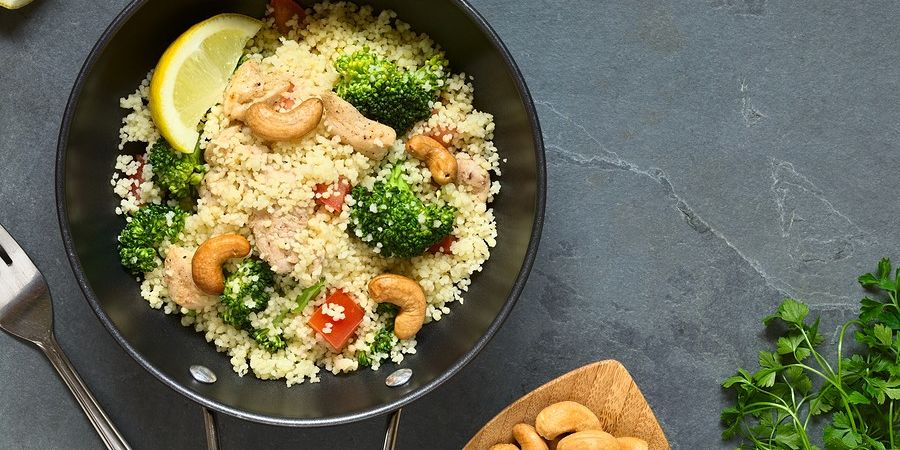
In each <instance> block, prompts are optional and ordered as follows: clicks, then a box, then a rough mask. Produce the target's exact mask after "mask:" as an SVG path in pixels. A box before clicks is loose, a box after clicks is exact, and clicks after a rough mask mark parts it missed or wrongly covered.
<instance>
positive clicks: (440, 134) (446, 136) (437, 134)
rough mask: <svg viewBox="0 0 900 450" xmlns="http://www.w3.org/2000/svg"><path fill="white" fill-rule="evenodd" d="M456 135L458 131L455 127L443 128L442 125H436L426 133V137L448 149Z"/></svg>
mask: <svg viewBox="0 0 900 450" xmlns="http://www.w3.org/2000/svg"><path fill="white" fill-rule="evenodd" d="M458 135H459V131H457V130H456V127H445V126H443V125H438V126H437V127H435V128H434V129H433V130H431V132H430V133H428V137H430V138H432V139H434V140H436V141H438V142H440V143H441V145H443V146H444V147H449V146H450V143H452V142H453V140H454V139H456V138H457V137H458Z"/></svg>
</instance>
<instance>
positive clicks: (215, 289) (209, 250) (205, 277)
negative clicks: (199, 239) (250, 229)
mask: <svg viewBox="0 0 900 450" xmlns="http://www.w3.org/2000/svg"><path fill="white" fill-rule="evenodd" d="M249 254H250V241H248V240H247V238H245V237H243V236H241V235H238V234H222V235H219V236H214V237H211V238H209V239H207V241H206V242H204V243H203V244H201V245H200V248H198V249H197V251H196V252H195V253H194V258H193V259H192V260H191V274H192V276H193V278H194V284H196V285H197V287H198V288H200V290H201V291H203V292H206V293H207V294H221V293H222V292H224V291H225V276H224V275H222V264H225V261H228V260H229V259H231V258H243V257H245V256H247V255H249Z"/></svg>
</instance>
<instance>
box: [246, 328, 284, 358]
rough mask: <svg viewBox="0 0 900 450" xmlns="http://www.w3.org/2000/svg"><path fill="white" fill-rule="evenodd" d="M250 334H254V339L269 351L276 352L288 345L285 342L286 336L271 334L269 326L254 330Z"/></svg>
mask: <svg viewBox="0 0 900 450" xmlns="http://www.w3.org/2000/svg"><path fill="white" fill-rule="evenodd" d="M250 334H252V335H253V340H255V341H256V343H258V344H259V345H260V347H262V348H264V349H266V351H268V352H269V353H275V352H277V351H278V350H281V349H283V348H285V347H287V343H285V342H284V338H283V337H282V336H281V335H280V334H277V335H273V334H270V333H269V329H268V328H260V329H258V330H253V332H252V333H250Z"/></svg>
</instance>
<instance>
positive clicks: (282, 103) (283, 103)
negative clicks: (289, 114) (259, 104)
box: [278, 83, 294, 111]
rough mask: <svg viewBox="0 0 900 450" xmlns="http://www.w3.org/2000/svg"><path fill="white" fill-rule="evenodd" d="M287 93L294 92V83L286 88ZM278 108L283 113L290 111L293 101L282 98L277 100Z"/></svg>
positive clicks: (288, 98)
mask: <svg viewBox="0 0 900 450" xmlns="http://www.w3.org/2000/svg"><path fill="white" fill-rule="evenodd" d="M287 92H294V83H291V84H290V85H289V86H288V89H287ZM278 107H280V108H281V109H283V110H285V111H290V110H292V109H294V99H292V98H290V97H285V96H282V97H281V99H279V100H278Z"/></svg>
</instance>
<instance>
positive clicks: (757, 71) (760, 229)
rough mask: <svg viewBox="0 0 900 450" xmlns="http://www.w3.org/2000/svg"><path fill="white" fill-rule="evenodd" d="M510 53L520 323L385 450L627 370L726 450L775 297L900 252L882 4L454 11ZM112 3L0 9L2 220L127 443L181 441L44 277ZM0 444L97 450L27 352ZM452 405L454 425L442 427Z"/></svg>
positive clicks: (182, 408)
mask: <svg viewBox="0 0 900 450" xmlns="http://www.w3.org/2000/svg"><path fill="white" fill-rule="evenodd" d="M472 3H473V4H474V5H475V6H476V7H477V9H478V10H479V11H480V12H481V13H482V14H484V15H485V17H486V18H487V19H488V20H489V21H490V22H491V23H492V24H493V26H494V27H495V28H496V30H497V31H498V33H499V34H500V36H501V37H502V38H503V39H504V40H505V42H506V43H507V45H508V46H509V48H510V50H511V51H512V53H513V55H514V56H515V57H516V59H517V60H518V62H519V64H520V66H521V67H522V70H523V72H524V74H525V76H526V78H527V81H528V83H529V86H530V88H531V90H532V93H533V94H534V97H535V100H536V102H537V105H538V110H539V113H540V118H541V122H542V125H543V128H544V133H545V139H546V143H547V150H548V161H549V199H548V203H547V204H548V209H547V223H546V227H545V232H544V237H543V244H542V247H541V250H540V254H539V257H538V262H537V264H536V265H535V269H534V272H533V274H532V277H531V279H530V281H529V283H528V286H527V288H526V290H525V293H524V295H523V296H522V298H521V300H520V302H519V305H518V306H517V307H516V308H515V310H514V311H513V313H512V315H511V316H510V318H509V320H508V321H507V322H506V325H505V326H504V327H503V328H502V330H501V331H500V332H499V334H498V335H497V337H496V338H495V339H494V340H493V341H492V342H491V344H490V345H489V346H488V347H487V349H486V350H485V351H484V352H483V353H482V354H481V355H480V356H479V357H478V358H477V359H476V360H475V361H474V362H473V363H472V364H471V365H469V366H468V367H467V368H466V369H465V370H463V371H462V372H461V373H460V374H459V375H458V376H457V377H456V378H455V379H453V380H452V381H451V382H449V383H447V384H446V385H445V386H442V387H441V388H439V389H437V390H436V391H435V392H434V393H432V394H431V395H429V396H427V397H426V398H425V399H424V400H421V401H419V402H417V403H415V404H413V405H412V406H410V407H409V408H407V409H406V411H405V412H406V413H405V415H404V419H403V424H402V428H401V436H400V444H399V448H400V449H421V448H439V449H443V448H447V449H451V448H458V447H460V446H461V445H462V444H463V443H464V442H465V441H466V440H467V439H468V437H469V436H470V435H471V434H472V433H473V432H475V431H476V430H477V429H478V428H479V427H480V425H481V424H482V423H483V422H485V421H486V420H488V419H489V418H490V417H491V416H492V415H493V414H494V413H495V412H496V411H498V410H500V409H501V408H503V407H504V406H505V405H506V404H508V403H509V402H511V401H512V400H514V399H516V398H517V397H519V396H520V395H522V394H523V393H525V392H527V391H528V390H530V389H532V388H534V387H536V386H538V385H540V384H542V383H543V382H545V381H546V380H548V379H550V378H552V377H555V376H556V375H558V374H561V373H563V372H565V371H567V370H569V369H572V368H575V367H578V366H580V365H582V364H585V363H588V362H591V361H595V360H598V359H605V358H617V359H619V360H621V361H622V362H624V364H625V365H626V367H628V369H629V370H630V371H631V373H632V374H633V375H634V377H635V379H636V380H637V382H638V384H639V385H640V386H641V387H642V389H643V391H644V393H645V395H646V397H647V398H648V400H649V401H650V403H651V404H652V405H653V407H654V409H655V410H656V413H657V415H658V416H659V418H660V420H661V422H662V424H663V427H664V429H665V430H666V432H667V434H668V436H669V438H670V439H671V442H672V443H673V446H674V447H675V448H685V449H693V448H719V447H722V448H725V447H727V446H726V445H725V444H723V443H721V442H720V440H719V438H718V434H719V431H720V430H719V427H718V422H717V417H718V411H719V409H720V408H721V407H722V405H723V404H724V402H725V397H724V395H723V394H722V392H721V390H720V389H719V388H718V387H717V386H718V383H719V382H720V380H722V379H723V378H724V377H726V376H727V375H729V374H730V373H731V372H732V371H733V370H734V369H735V368H736V367H737V366H738V365H739V364H748V363H752V361H754V360H755V352H756V351H757V350H758V349H759V348H760V345H761V343H762V340H763V339H764V337H763V335H762V333H761V332H760V329H759V326H758V325H757V324H758V321H757V319H758V318H759V317H761V316H762V315H764V314H765V313H767V312H768V311H769V310H770V309H771V308H772V307H773V306H774V305H775V304H777V302H778V301H779V300H780V299H781V297H783V296H785V295H790V296H797V297H800V298H804V299H806V300H807V301H809V302H811V303H812V304H813V305H814V308H813V309H814V312H816V313H821V314H823V315H824V317H825V318H826V321H828V322H834V321H837V320H841V319H843V318H846V317H849V316H850V315H852V312H853V310H854V308H855V303H856V300H857V298H858V296H859V295H860V292H859V290H858V289H857V287H856V286H855V285H854V283H853V280H854V279H855V277H856V276H857V275H858V274H860V273H862V272H863V271H864V270H867V269H868V268H870V267H872V266H873V265H874V263H875V261H876V260H877V258H878V257H880V256H882V255H887V256H895V257H900V245H898V244H900V241H898V240H896V239H894V238H893V236H894V235H895V233H894V231H895V230H896V229H897V225H898V223H897V222H898V216H897V214H895V210H896V206H897V201H896V196H895V194H894V193H895V192H897V190H898V188H900V181H898V179H897V177H895V176H894V174H895V172H896V167H897V165H896V163H892V161H894V159H893V158H895V157H896V156H895V155H896V147H897V145H896V141H897V140H898V139H900V119H898V118H900V98H898V97H900V89H898V81H900V77H898V72H900V47H898V46H897V45H895V44H896V42H898V41H900V28H898V27H897V26H896V23H895V22H896V21H895V20H894V18H895V17H897V13H898V8H900V5H898V4H896V3H890V2H873V3H870V4H867V5H865V6H864V5H856V4H853V5H851V4H847V3H845V2H839V1H827V2H825V1H820V2H772V1H766V0H708V1H694V2H674V1H665V0H634V1H629V2H611V1H610V2H603V1H597V0H516V1H513V0H495V1H488V0H473V1H472ZM124 5H125V1H124V0H110V1H106V0H104V1H87V0H71V1H52V0H37V1H36V2H35V4H33V5H31V6H29V7H27V8H25V9H23V10H20V11H16V12H8V11H3V10H0V55H2V56H3V60H4V63H3V65H2V68H0V223H2V224H3V225H4V226H5V227H7V228H8V230H9V231H10V232H11V233H12V234H13V235H14V236H15V237H16V238H17V239H18V240H19V242H20V243H21V244H22V245H23V247H24V248H25V249H26V250H27V251H28V252H29V253H30V254H31V255H32V257H33V258H34V259H35V261H36V262H37V265H38V266H39V267H41V268H42V269H43V271H44V274H45V275H46V277H47V279H48V280H49V282H50V285H51V289H52V291H53V293H54V295H55V306H56V320H57V325H56V331H57V334H58V336H59V340H60V342H61V343H62V346H63V347H64V348H65V350H66V351H67V352H68V354H69V355H70V357H71V359H72V360H73V362H74V364H75V366H77V368H78V369H79V370H80V372H81V374H82V376H83V377H84V379H85V380H86V381H87V384H88V385H90V387H91V388H92V389H93V390H94V392H95V393H96V395H97V397H98V398H99V400H100V402H101V403H102V404H103V405H105V406H106V408H107V410H108V411H109V413H110V414H111V416H112V417H113V419H114V420H115V421H116V422H117V423H118V424H119V426H120V427H121V428H122V430H123V431H124V433H125V434H126V435H127V436H128V437H129V438H130V440H131V441H132V443H133V444H134V445H135V447H136V448H147V449H151V448H152V449H160V448H198V449H199V448H204V447H203V445H204V441H203V437H202V434H201V432H202V429H201V416H200V410H199V408H198V407H197V406H195V405H194V404H192V403H190V402H188V401H186V400H184V399H182V398H181V397H179V396H178V395H176V394H175V393H174V392H173V391H171V390H169V389H168V388H166V387H165V386H163V385H162V384H161V383H159V382H157V381H156V380H155V379H154V378H153V377H151V376H150V375H148V374H147V373H145V372H144V371H143V370H142V369H141V368H140V367H139V366H138V365H137V364H136V363H134V362H133V361H132V360H131V359H130V358H129V357H128V356H127V355H126V354H125V353H124V352H123V351H122V350H121V349H120V348H119V347H118V345H116V344H115V343H114V342H113V340H112V338H111V337H110V336H109V335H108V334H107V333H106V331H105V330H104V329H103V328H102V326H101V325H100V323H99V322H98V321H97V320H96V318H95V316H94V314H93V313H92V312H91V310H90V308H89V307H88V305H87V303H86V302H85V301H84V299H83V297H82V295H81V294H80V292H79V290H78V288H77V286H76V284H75V282H74V278H73V276H72V274H71V270H70V268H69V266H68V264H67V261H66V259H65V255H64V253H63V248H62V244H61V239H60V234H59V229H58V225H57V220H56V212H55V209H54V208H53V207H52V206H51V205H53V204H54V201H55V199H54V194H53V191H52V189H51V183H52V180H53V158H54V153H55V148H56V138H57V132H58V127H59V122H60V118H61V116H62V113H63V108H64V104H65V101H66V98H67V96H68V93H69V90H70V88H71V86H72V84H73V82H74V77H75V74H76V73H77V71H78V69H79V68H80V66H81V64H82V62H83V61H84V59H85V57H86V55H87V53H88V51H89V49H90V47H91V46H92V45H93V43H94V42H95V40H96V39H97V38H98V36H99V35H100V33H101V31H102V30H103V29H104V28H105V27H106V26H107V24H108V23H109V22H110V21H111V20H112V19H113V17H114V16H115V15H116V14H117V13H118V12H119V11H120V10H121V9H122V8H123V7H124ZM0 380H2V382H0V430H2V431H0V449H19V448H29V449H30V448H34V449H38V448H41V449H47V448H68V449H89V448H98V446H99V445H100V443H99V441H98V439H97V438H96V437H95V436H94V433H93V430H92V429H91V428H90V426H89V425H88V422H87V421H86V420H85V419H84V417H83V416H82V414H81V412H80V410H79V409H78V407H77V406H76V404H75V402H74V400H73V399H72V398H71V397H70V395H69V394H68V392H67V391H66V390H65V388H64V387H63V385H62V384H61V382H60V381H59V379H58V378H57V376H56V374H55V373H54V372H53V370H52V369H51V367H50V365H49V364H48V363H47V362H46V361H45V360H44V358H43V357H42V356H41V355H40V354H39V353H38V352H37V351H36V350H34V349H33V348H31V347H28V346H25V345H23V344H21V343H20V342H18V341H16V340H14V339H12V338H10V337H8V336H6V335H4V334H0ZM460 412H463V414H462V415H460ZM221 425H222V426H221V428H222V445H223V448H224V449H239V448H260V447H265V448H286V447H289V446H290V447H293V448H306V447H308V446H318V445H322V446H326V445H327V446H328V447H330V448H360V449H370V448H371V449H376V448H380V445H381V439H382V437H381V436H382V427H383V420H382V419H373V420H370V421H366V422H362V423H358V424H354V425H349V426H342V427H336V428H329V429H320V430H300V429H282V428H276V427H268V426H261V425H256V424H251V423H246V422H241V421H237V420H233V419H230V418H227V417H223V418H222V419H221Z"/></svg>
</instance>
